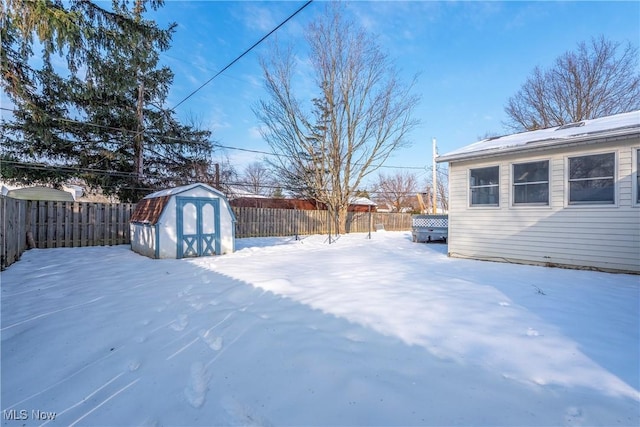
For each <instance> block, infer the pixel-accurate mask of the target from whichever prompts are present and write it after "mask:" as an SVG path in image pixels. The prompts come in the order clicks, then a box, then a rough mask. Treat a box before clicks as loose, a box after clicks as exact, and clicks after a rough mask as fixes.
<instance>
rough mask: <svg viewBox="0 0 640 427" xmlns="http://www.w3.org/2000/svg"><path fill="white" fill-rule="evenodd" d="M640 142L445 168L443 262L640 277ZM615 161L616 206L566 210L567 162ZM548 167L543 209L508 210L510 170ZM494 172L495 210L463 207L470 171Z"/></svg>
mask: <svg viewBox="0 0 640 427" xmlns="http://www.w3.org/2000/svg"><path fill="white" fill-rule="evenodd" d="M638 149H640V139H639V138H637V137H635V138H633V139H626V140H619V141H615V142H603V143H597V144H585V145H576V146H573V147H565V148H547V149H545V150H543V151H538V152H535V153H511V154H505V155H502V156H493V157H488V158H483V159H475V160H465V161H452V162H451V163H450V165H449V174H450V176H449V186H450V187H449V254H450V256H454V257H470V258H478V259H487V260H495V261H508V262H520V263H532V264H541V265H562V266H572V267H578V268H594V269H602V270H612V271H624V272H640V206H639V205H638V204H637V202H636V200H635V197H634V196H635V191H636V190H635V183H634V180H635V175H634V174H635V173H637V171H636V170H635V166H634V165H635V159H636V157H635V156H636V152H637V150H638ZM611 152H614V153H615V154H616V176H615V202H616V203H615V204H613V205H569V204H568V184H567V180H568V173H567V169H568V168H567V162H568V160H567V158H568V157H573V156H576V155H588V154H599V153H611ZM536 160H549V175H550V177H549V179H550V182H549V205H548V206H513V204H512V187H511V186H512V176H511V175H512V171H511V170H512V165H513V164H514V163H523V162H530V161H536ZM487 166H499V167H500V174H499V176H500V183H499V188H500V195H499V200H500V203H499V206H498V207H470V206H469V170H470V169H472V168H480V167H487Z"/></svg>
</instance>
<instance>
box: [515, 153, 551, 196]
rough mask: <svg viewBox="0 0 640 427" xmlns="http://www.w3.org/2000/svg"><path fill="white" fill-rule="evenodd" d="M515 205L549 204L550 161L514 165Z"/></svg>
mask: <svg viewBox="0 0 640 427" xmlns="http://www.w3.org/2000/svg"><path fill="white" fill-rule="evenodd" d="M513 203H514V204H516V205H521V204H522V205H525V204H528V205H532V204H535V205H548V204H549V161H548V160H543V161H540V162H531V163H520V164H517V165H513Z"/></svg>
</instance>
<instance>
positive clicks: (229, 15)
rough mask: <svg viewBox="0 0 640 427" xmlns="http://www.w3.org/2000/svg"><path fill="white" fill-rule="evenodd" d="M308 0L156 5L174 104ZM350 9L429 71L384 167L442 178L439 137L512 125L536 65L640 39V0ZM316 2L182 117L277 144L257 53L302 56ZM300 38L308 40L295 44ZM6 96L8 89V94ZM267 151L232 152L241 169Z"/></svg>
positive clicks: (463, 141) (233, 139)
mask: <svg viewBox="0 0 640 427" xmlns="http://www.w3.org/2000/svg"><path fill="white" fill-rule="evenodd" d="M304 3H305V0H301V1H182V0H166V2H165V6H164V7H163V8H161V9H160V10H159V11H155V12H149V13H148V14H147V18H150V19H155V20H157V21H158V23H159V24H160V25H161V26H165V25H166V24H167V23H168V22H175V23H177V24H178V25H177V28H176V33H175V34H174V37H173V43H172V47H171V48H170V49H169V50H168V51H167V52H165V53H163V54H162V55H161V58H162V61H163V63H164V64H166V65H168V66H170V67H171V68H172V70H173V71H174V73H175V79H174V84H173V86H172V89H171V91H170V94H169V98H168V100H167V104H168V105H167V107H173V106H175V105H176V104H178V103H179V102H180V101H182V100H183V99H184V98H185V97H186V96H187V95H188V94H190V93H191V92H192V91H193V90H195V89H196V88H198V87H199V86H200V85H202V84H203V83H204V82H206V81H207V80H209V79H210V78H211V77H213V76H214V75H215V74H216V73H217V72H218V71H219V70H221V69H222V68H224V67H225V66H226V65H227V64H229V63H230V62H231V61H233V60H234V59H235V58H236V57H237V56H238V55H240V54H241V53H242V52H244V51H245V50H246V49H247V48H249V47H250V46H251V45H253V44H254V43H255V42H257V41H258V40H259V39H260V38H262V37H263V36H264V35H265V34H267V33H268V32H269V31H271V30H272V29H273V28H275V27H276V26H277V25H278V24H279V23H281V22H282V21H283V20H284V19H286V18H287V17H288V16H289V15H291V14H292V13H293V12H294V11H295V10H297V9H298V8H299V7H301V6H302V5H303V4H304ZM345 5H346V8H347V13H348V14H349V15H350V17H351V18H353V19H354V20H355V22H357V23H358V24H360V25H362V26H363V27H364V28H365V29H367V30H368V31H369V32H371V33H372V34H375V35H377V37H378V41H379V43H380V46H381V48H382V49H383V50H385V51H386V52H388V53H389V55H390V57H391V58H392V60H393V61H394V62H395V64H396V66H397V67H398V69H400V70H401V73H402V75H403V76H404V78H405V79H406V81H409V80H410V79H411V78H412V77H413V76H414V75H416V74H419V78H418V82H417V86H416V87H415V92H416V93H417V94H419V95H420V96H421V97H422V101H421V103H420V105H419V106H418V108H417V109H416V112H415V113H416V117H417V118H418V119H420V120H421V125H420V126H419V127H417V128H416V129H415V130H414V131H413V132H412V133H411V134H410V135H409V140H410V142H411V143H412V145H411V147H409V148H404V149H402V150H400V151H398V152H397V153H396V154H395V155H394V156H393V157H392V158H390V159H389V160H388V161H387V163H386V164H385V165H386V166H387V168H385V169H383V170H382V171H383V172H385V173H393V172H394V170H393V166H403V167H407V166H409V167H416V168H419V169H415V170H414V172H416V173H417V174H418V175H419V177H420V178H421V179H422V178H426V177H429V176H430V175H431V174H430V172H428V170H427V168H429V167H430V166H431V163H432V156H431V140H432V138H436V139H437V142H438V151H439V153H440V154H444V153H446V152H449V151H452V150H455V149H457V148H460V147H462V146H465V145H468V144H471V143H473V142H475V141H477V140H479V139H482V138H483V137H484V136H485V135H487V134H488V133H491V134H504V133H506V132H507V131H506V130H505V128H504V125H503V123H504V122H505V121H506V115H505V113H504V106H505V105H506V103H507V100H508V98H509V97H510V96H512V95H514V94H515V93H516V92H517V90H518V89H519V88H520V87H521V86H522V84H523V83H524V82H525V81H526V79H527V77H528V76H529V75H530V74H531V72H532V70H533V69H534V67H535V66H540V67H543V68H545V67H549V66H551V65H552V64H553V62H554V60H555V59H556V58H557V57H558V56H559V55H561V54H562V53H564V52H566V51H567V50H573V49H575V48H576V46H577V44H578V43H579V42H581V41H588V40H589V39H590V38H591V37H594V36H599V35H604V36H605V37H606V38H608V39H610V40H613V41H620V42H623V43H626V42H627V41H630V42H632V43H633V44H635V45H638V44H639V43H640V2H637V1H618V2H616V1H560V2H555V1H553V2H552V1H488V2H479V1H447V2H443V1H409V2H402V1H373V2H371V1H349V2H346V3H345ZM324 7H325V4H324V1H321V0H315V1H314V2H313V3H311V4H310V5H309V6H308V7H306V8H305V9H304V10H303V11H301V12H300V13H299V14H298V15H296V16H295V17H294V18H293V19H292V20H290V21H289V22H288V23H286V24H285V25H284V26H283V27H282V28H280V29H279V30H278V31H277V32H276V33H275V34H274V35H273V36H271V37H270V38H269V39H268V40H267V41H266V42H265V43H262V44H260V45H259V46H258V47H256V48H255V49H254V50H252V51H251V52H250V53H248V54H247V55H246V56H244V57H243V58H242V59H240V60H239V61H238V62H237V63H235V64H234V65H233V66H232V67H230V68H229V69H228V70H227V71H225V72H224V73H223V74H221V75H220V76H218V77H217V78H216V79H214V80H213V81H212V82H210V83H209V84H208V85H206V86H205V87H204V88H202V89H201V90H199V91H198V92H197V93H196V94H195V95H193V96H192V97H191V98H189V99H188V100H187V101H185V102H184V103H182V104H180V105H179V106H178V107H177V108H176V112H177V114H178V117H179V118H181V119H183V120H185V121H193V122H195V123H196V124H198V125H199V126H202V127H204V128H208V129H210V130H212V131H213V138H214V139H215V140H216V141H217V142H219V143H220V144H222V145H225V146H229V147H237V148H243V149H249V150H258V151H269V147H268V145H267V144H266V143H265V142H264V141H263V140H262V138H261V137H260V134H259V132H258V129H259V126H260V123H259V121H258V120H257V118H256V117H255V115H254V114H253V111H252V107H253V106H255V104H256V103H257V102H258V101H259V100H260V99H261V98H265V93H264V90H263V82H262V70H261V68H260V66H259V62H258V59H259V57H260V56H261V55H267V54H268V50H269V42H271V41H272V40H273V39H274V36H275V37H277V39H278V42H279V43H280V44H292V45H293V46H294V48H295V49H296V50H297V51H298V52H300V53H303V46H301V45H300V44H299V43H300V42H301V41H302V40H303V34H304V31H305V29H306V28H307V26H308V24H309V22H311V21H312V20H314V19H315V18H316V17H317V16H318V15H319V14H322V13H323V10H324ZM296 46H297V48H296ZM3 99H4V95H3ZM263 157H264V156H263V155H260V154H254V153H249V152H246V151H239V150H232V149H227V150H223V151H220V152H219V153H217V154H216V159H215V160H224V159H226V158H228V159H229V160H230V161H231V163H232V164H233V165H234V166H235V167H236V169H237V170H238V171H242V169H243V167H244V166H246V164H248V163H250V162H252V161H256V160H261V159H262V158H263Z"/></svg>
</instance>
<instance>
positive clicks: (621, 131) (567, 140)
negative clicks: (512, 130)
mask: <svg viewBox="0 0 640 427" xmlns="http://www.w3.org/2000/svg"><path fill="white" fill-rule="evenodd" d="M633 135H640V110H638V111H631V112H629V113H622V114H616V115H613V116H608V117H602V118H598V119H591V120H583V121H581V122H576V123H570V124H566V125H563V126H557V127H553V128H548V129H540V130H534V131H530V132H522V133H516V134H513V135H506V136H500V137H496V138H488V139H483V140H482V141H478V142H476V143H474V144H471V145H467V146H465V147H462V148H460V149H458V150H454V151H451V152H449V153H447V154H444V155H442V156H438V157H436V159H435V160H436V162H439V163H440V162H451V161H459V160H467V159H473V158H478V157H489V156H495V155H500V154H504V153H511V152H517V151H529V150H538V149H542V148H547V147H559V146H564V145H572V144H579V143H588V142H594V141H603V140H609V139H618V138H628V137H629V136H633Z"/></svg>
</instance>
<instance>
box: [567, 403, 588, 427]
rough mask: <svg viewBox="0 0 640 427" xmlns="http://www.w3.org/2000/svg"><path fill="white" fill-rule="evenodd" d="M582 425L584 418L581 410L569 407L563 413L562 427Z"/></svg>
mask: <svg viewBox="0 0 640 427" xmlns="http://www.w3.org/2000/svg"><path fill="white" fill-rule="evenodd" d="M583 424H584V416H583V414H582V409H580V408H577V407H575V406H570V407H568V408H567V410H566V411H565V412H564V425H565V426H581V425H583Z"/></svg>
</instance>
